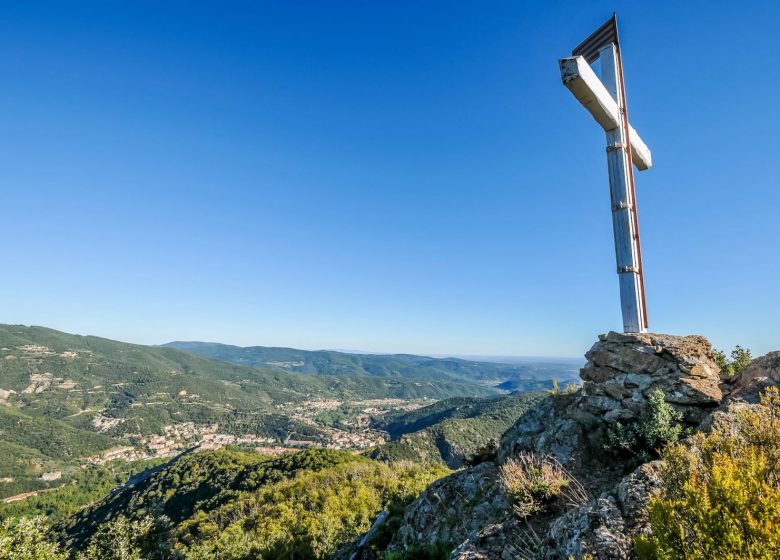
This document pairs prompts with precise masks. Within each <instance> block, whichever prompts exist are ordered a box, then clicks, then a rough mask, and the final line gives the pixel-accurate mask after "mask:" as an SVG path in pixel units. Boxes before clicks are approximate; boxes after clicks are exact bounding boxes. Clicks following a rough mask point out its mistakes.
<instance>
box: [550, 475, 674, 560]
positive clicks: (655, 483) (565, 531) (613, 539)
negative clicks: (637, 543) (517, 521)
mask: <svg viewBox="0 0 780 560" xmlns="http://www.w3.org/2000/svg"><path fill="white" fill-rule="evenodd" d="M659 484H660V478H659V476H658V462H653V463H647V464H644V465H642V466H640V467H639V468H638V469H636V470H635V471H634V472H633V473H631V474H630V475H628V476H626V477H625V478H623V480H621V481H620V483H619V484H618V485H617V486H616V487H615V488H614V489H612V490H611V491H609V492H604V493H602V494H601V495H600V496H599V497H598V498H597V499H595V500H593V501H591V502H589V503H587V504H585V505H583V506H581V507H578V508H576V509H573V510H571V511H569V512H567V513H565V514H564V515H562V516H561V517H559V518H558V519H556V520H555V521H553V522H552V523H551V524H550V528H549V529H548V531H547V538H546V541H545V543H544V545H545V548H546V550H545V551H544V555H543V557H544V558H545V559H546V560H559V559H567V558H587V557H588V556H590V557H592V558H594V559H599V560H628V559H629V558H632V552H633V537H634V536H635V535H637V534H639V533H643V532H646V531H647V529H648V521H647V515H646V513H645V508H646V506H647V502H648V500H649V499H650V497H651V496H652V495H653V494H654V493H655V491H656V490H657V489H658V487H659Z"/></svg>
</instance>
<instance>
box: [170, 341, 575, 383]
mask: <svg viewBox="0 0 780 560" xmlns="http://www.w3.org/2000/svg"><path fill="white" fill-rule="evenodd" d="M163 346H165V347H168V348H177V349H179V350H185V351H187V352H192V353H194V354H198V355H200V356H204V357H207V358H211V359H215V360H221V361H225V362H229V363H231V364H238V365H244V366H251V367H260V368H270V369H275V370H281V371H291V372H299V373H305V374H309V375H315V376H323V375H327V376H341V375H360V376H371V377H382V378H394V379H415V380H437V381H441V380H445V379H446V380H451V381H459V382H467V383H479V384H484V385H490V386H495V387H499V388H501V389H504V390H510V391H517V390H534V389H541V388H549V387H550V382H551V380H552V379H553V378H556V379H558V381H560V382H562V383H564V382H568V381H575V380H577V379H578V371H579V365H580V364H579V363H578V362H577V361H575V360H566V359H551V360H550V361H547V360H544V359H541V358H539V359H535V358H534V359H528V360H526V361H523V362H521V363H500V362H495V361H473V360H465V359H462V358H432V357H428V356H416V355H412V354H350V353H346V352H337V351H332V350H316V351H311V350H297V349H295V348H282V347H266V346H249V347H241V346H231V345H228V344H219V343H215V342H181V341H179V342H169V343H168V344H165V345H163ZM518 360H519V359H518Z"/></svg>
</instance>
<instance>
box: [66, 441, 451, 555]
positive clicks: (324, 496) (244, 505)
mask: <svg viewBox="0 0 780 560" xmlns="http://www.w3.org/2000/svg"><path fill="white" fill-rule="evenodd" d="M447 473H448V471H447V469H446V468H445V467H443V466H423V465H411V464H405V465H387V464H384V463H380V462H376V461H372V460H370V459H366V458H364V457H361V456H359V455H355V454H352V453H348V452H344V451H334V450H318V449H308V450H304V451H301V452H298V453H291V454H286V455H283V456H280V457H276V458H269V457H263V456H260V455H258V454H256V453H241V452H236V451H227V450H221V451H216V452H204V453H197V454H193V455H189V456H186V457H182V458H181V459H179V460H178V461H175V462H173V463H172V464H170V465H168V466H167V467H165V468H164V469H162V470H160V471H158V472H156V473H154V474H152V475H151V476H150V477H149V478H148V479H146V480H143V481H142V482H140V483H138V484H137V485H134V486H132V487H127V488H125V489H123V490H120V491H118V492H115V493H113V494H112V495H111V496H109V497H108V498H106V499H105V500H104V501H102V502H101V503H99V504H97V505H95V506H93V507H90V508H88V509H86V510H84V511H82V512H81V513H79V514H78V515H76V516H74V517H72V518H71V519H70V520H69V521H68V522H67V523H64V524H63V525H61V527H60V528H59V531H61V533H62V535H63V537H64V539H65V541H66V542H67V543H68V548H69V549H70V550H71V551H72V550H75V549H88V547H89V545H90V543H92V542H94V541H95V537H96V535H97V538H98V539H99V538H100V534H101V528H103V529H102V530H103V531H105V528H106V527H109V526H111V524H112V523H117V522H121V523H129V524H131V525H132V524H135V526H136V527H141V526H144V525H143V524H144V522H145V520H149V522H148V523H147V524H146V525H145V526H144V535H143V538H142V539H139V542H138V543H137V545H136V546H137V547H138V548H139V549H140V550H141V552H142V557H143V558H148V559H154V558H172V557H178V558H185V559H192V560H195V559H206V558H222V559H225V560H228V559H231V560H232V559H235V560H238V559H244V558H267V559H290V560H292V559H309V558H312V559H313V558H326V557H328V555H330V554H332V553H334V552H335V551H336V550H337V549H338V548H339V547H341V546H344V545H347V544H349V543H351V542H352V541H354V540H355V539H356V538H357V537H358V536H360V535H361V534H362V533H363V532H365V531H367V530H368V529H369V527H370V526H371V524H372V523H373V521H374V519H376V517H377V515H378V514H379V513H380V512H381V511H389V512H391V514H392V515H396V516H398V515H400V513H401V512H402V511H403V507H404V506H405V505H406V504H408V503H409V502H410V501H411V500H412V499H414V498H415V497H416V496H417V494H419V492H421V491H422V490H423V489H424V488H425V487H427V486H428V485H429V484H430V483H431V482H433V481H434V480H435V479H437V478H439V477H441V476H443V475H445V474H447Z"/></svg>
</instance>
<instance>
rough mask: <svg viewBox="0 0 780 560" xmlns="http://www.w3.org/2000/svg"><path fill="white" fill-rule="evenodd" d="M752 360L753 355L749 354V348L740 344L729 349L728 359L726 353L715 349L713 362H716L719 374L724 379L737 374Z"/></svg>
mask: <svg viewBox="0 0 780 560" xmlns="http://www.w3.org/2000/svg"><path fill="white" fill-rule="evenodd" d="M752 361H753V356H752V355H751V354H750V350H749V349H747V348H742V346H740V345H737V346H736V347H735V348H734V350H732V351H731V358H730V359H729V358H728V357H726V353H725V352H724V351H723V350H715V363H716V364H718V367H719V368H720V375H721V377H723V378H724V379H729V378H732V377H734V376H736V375H739V374H740V373H742V370H743V369H745V368H746V367H747V366H748V365H750V362H752Z"/></svg>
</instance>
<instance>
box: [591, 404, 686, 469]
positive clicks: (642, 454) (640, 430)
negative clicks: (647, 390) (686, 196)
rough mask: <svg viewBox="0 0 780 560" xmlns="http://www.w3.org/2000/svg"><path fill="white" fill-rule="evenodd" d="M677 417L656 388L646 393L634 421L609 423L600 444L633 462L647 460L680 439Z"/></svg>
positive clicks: (680, 428) (677, 413)
mask: <svg viewBox="0 0 780 560" xmlns="http://www.w3.org/2000/svg"><path fill="white" fill-rule="evenodd" d="M681 419H682V415H681V414H680V413H679V412H677V411H676V410H675V409H674V408H672V406H671V405H670V404H668V403H667V402H666V401H665V400H664V394H663V391H661V390H660V389H657V390H655V391H653V392H652V393H651V394H650V397H649V399H648V405H647V407H646V408H645V410H644V411H643V412H642V414H641V415H640V417H639V419H638V420H637V421H636V422H634V423H632V424H625V425H624V424H621V423H620V422H616V423H615V424H614V425H613V426H610V428H609V429H608V431H607V441H606V443H605V445H604V447H605V448H606V449H607V450H608V451H612V452H614V453H620V454H625V455H630V456H633V457H634V462H640V463H644V462H647V461H649V460H651V459H652V458H653V457H656V456H657V455H658V453H659V452H660V450H661V449H662V448H663V447H664V446H666V445H668V444H670V443H674V442H676V441H677V440H678V439H680V435H681V434H682V432H683V428H682V426H681V425H680V424H679V422H680V420H681Z"/></svg>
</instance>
